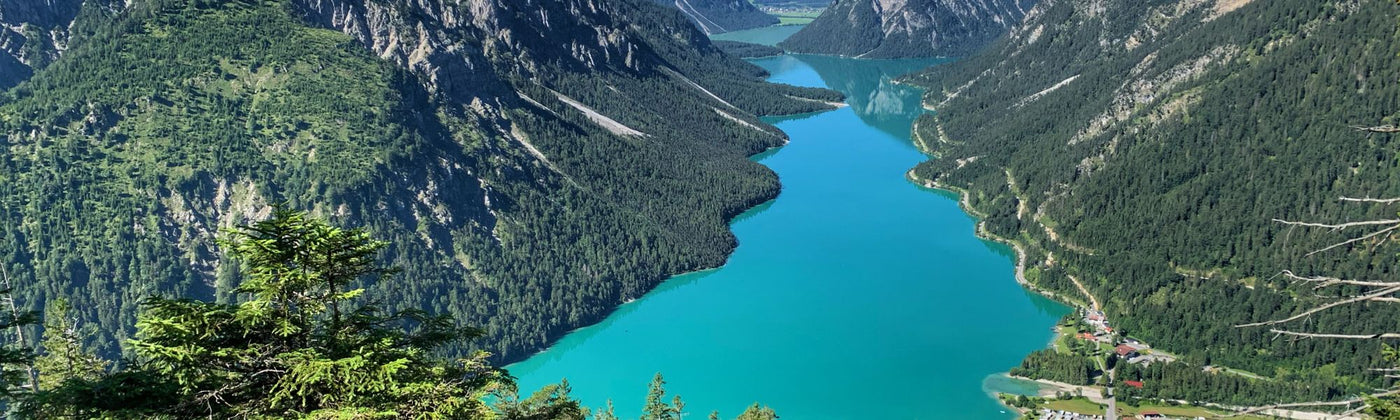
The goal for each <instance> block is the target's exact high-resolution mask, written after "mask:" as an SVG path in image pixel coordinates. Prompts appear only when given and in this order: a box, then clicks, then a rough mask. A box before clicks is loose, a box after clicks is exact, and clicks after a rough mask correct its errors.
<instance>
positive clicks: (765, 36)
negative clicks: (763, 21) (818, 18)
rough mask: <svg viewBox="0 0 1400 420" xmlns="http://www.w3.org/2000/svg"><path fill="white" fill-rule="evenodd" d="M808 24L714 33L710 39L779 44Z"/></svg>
mask: <svg viewBox="0 0 1400 420" xmlns="http://www.w3.org/2000/svg"><path fill="white" fill-rule="evenodd" d="M805 26H807V25H778V26H769V27H764V28H755V29H747V30H742V31H734V32H725V33H722V34H717V35H712V36H710V39H715V40H721V41H743V42H750V43H754V44H762V45H777V44H778V43H779V42H782V41H783V40H784V39H787V38H788V37H790V36H792V34H795V33H797V31H800V30H802V28H803V27H805Z"/></svg>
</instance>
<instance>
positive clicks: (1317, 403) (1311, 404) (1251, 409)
mask: <svg viewBox="0 0 1400 420" xmlns="http://www.w3.org/2000/svg"><path fill="white" fill-rule="evenodd" d="M1395 394H1400V389H1393V390H1390V391H1386V392H1382V393H1379V394H1373V395H1371V396H1372V397H1384V396H1389V395H1395ZM1365 401H1366V400H1365V399H1363V398H1353V399H1350V400H1344V401H1313V402H1302V403H1288V404H1274V405H1263V406H1258V407H1247V408H1245V409H1243V410H1237V411H1236V412H1235V413H1234V414H1231V416H1239V415H1244V414H1252V413H1258V412H1260V411H1266V410H1273V409H1277V408H1297V407H1328V406H1339V405H1343V406H1349V405H1352V404H1358V403H1363V402H1365ZM1363 408H1364V406H1363Z"/></svg>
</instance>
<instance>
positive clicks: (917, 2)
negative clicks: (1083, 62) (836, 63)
mask: <svg viewBox="0 0 1400 420" xmlns="http://www.w3.org/2000/svg"><path fill="white" fill-rule="evenodd" d="M1034 4H1035V0H839V1H837V2H836V3H835V4H833V5H831V7H829V8H827V10H826V12H825V13H823V14H822V15H821V17H819V18H817V20H816V21H813V22H812V23H811V24H809V25H807V27H806V28H804V29H803V30H802V31H800V32H798V33H796V34H794V35H793V36H792V38H789V39H788V40H787V41H784V42H783V43H782V44H781V46H782V47H783V48H785V49H787V50H790V51H793V52H803V53H817V54H839V55H847V56H856V57H866V58H895V57H927V56H959V55H966V54H968V53H971V52H973V51H976V50H977V49H978V48H980V47H982V46H983V45H985V44H987V43H988V42H990V41H992V40H994V39H996V38H997V37H999V36H1001V34H1003V33H1005V32H1006V31H1007V30H1008V29H1009V28H1011V27H1012V26H1014V25H1016V24H1017V23H1019V22H1020V21H1021V19H1022V18H1023V17H1024V16H1025V15H1026V12H1027V11H1028V10H1030V8H1031V7H1032V6H1033V5H1034Z"/></svg>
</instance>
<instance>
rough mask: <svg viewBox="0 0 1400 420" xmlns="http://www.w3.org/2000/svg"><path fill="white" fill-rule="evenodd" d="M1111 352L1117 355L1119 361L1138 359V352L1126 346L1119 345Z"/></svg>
mask: <svg viewBox="0 0 1400 420" xmlns="http://www.w3.org/2000/svg"><path fill="white" fill-rule="evenodd" d="M1113 352H1114V353H1118V357H1119V358H1121V359H1131V358H1134V357H1138V350H1137V349H1136V348H1133V346H1129V345H1127V344H1119V345H1118V347H1114V348H1113Z"/></svg>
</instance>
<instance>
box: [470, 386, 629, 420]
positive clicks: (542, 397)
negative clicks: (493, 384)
mask: <svg viewBox="0 0 1400 420" xmlns="http://www.w3.org/2000/svg"><path fill="white" fill-rule="evenodd" d="M572 391H573V388H571V387H570V386H569V381H568V380H567V379H566V380H564V381H562V382H560V383H559V384H556V385H549V386H546V387H544V388H541V389H540V390H539V391H535V393H534V394H532V395H530V397H529V398H526V399H525V400H523V401H521V400H519V399H518V395H517V394H516V392H517V390H516V389H515V387H514V386H509V387H506V389H504V390H503V391H502V394H503V395H502V399H501V401H500V402H498V403H496V405H495V411H496V415H497V417H498V418H500V419H503V420H585V419H587V418H588V409H585V408H583V406H581V405H579V402H578V400H575V399H573V398H572V397H570V396H569V393H570V392H572ZM608 404H609V406H608V410H609V411H608V413H609V414H611V410H612V406H611V404H612V403H611V402H609V403H608ZM599 418H600V419H601V418H603V417H602V415H601V414H600V415H599Z"/></svg>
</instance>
